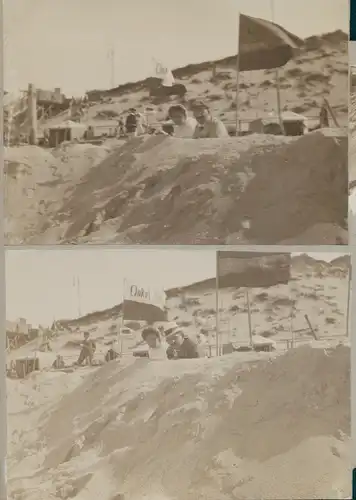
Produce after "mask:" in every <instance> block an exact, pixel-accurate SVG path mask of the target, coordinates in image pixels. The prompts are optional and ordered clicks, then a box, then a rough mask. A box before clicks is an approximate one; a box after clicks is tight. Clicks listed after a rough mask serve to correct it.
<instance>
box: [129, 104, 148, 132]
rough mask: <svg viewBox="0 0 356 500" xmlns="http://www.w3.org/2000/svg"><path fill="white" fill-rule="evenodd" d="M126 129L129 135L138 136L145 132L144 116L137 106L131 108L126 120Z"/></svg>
mask: <svg viewBox="0 0 356 500" xmlns="http://www.w3.org/2000/svg"><path fill="white" fill-rule="evenodd" d="M125 129H126V134H127V135H128V137H137V136H138V135H143V134H144V133H145V127H144V117H143V116H142V114H141V113H138V111H137V110H136V109H135V108H131V109H129V114H128V115H127V116H126V120H125Z"/></svg>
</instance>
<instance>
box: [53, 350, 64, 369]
mask: <svg viewBox="0 0 356 500" xmlns="http://www.w3.org/2000/svg"><path fill="white" fill-rule="evenodd" d="M65 366H66V365H65V363H64V359H63V356H61V355H60V354H58V355H57V356H56V359H55V360H54V361H53V363H52V368H54V369H56V370H61V369H63V368H65Z"/></svg>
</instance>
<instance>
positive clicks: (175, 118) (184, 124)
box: [168, 104, 198, 138]
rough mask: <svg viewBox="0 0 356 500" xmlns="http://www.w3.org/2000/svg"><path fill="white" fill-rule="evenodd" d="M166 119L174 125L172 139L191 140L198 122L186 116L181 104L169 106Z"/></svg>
mask: <svg viewBox="0 0 356 500" xmlns="http://www.w3.org/2000/svg"><path fill="white" fill-rule="evenodd" d="M168 117H169V119H170V120H172V122H173V123H174V134H173V135H174V137H180V138H192V137H193V135H194V132H195V129H196V128H197V125H198V122H197V121H196V119H195V118H193V117H192V116H188V113H187V110H186V108H185V107H184V106H182V105H181V104H176V105H174V106H171V107H170V108H169V110H168Z"/></svg>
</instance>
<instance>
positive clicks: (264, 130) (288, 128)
mask: <svg viewBox="0 0 356 500" xmlns="http://www.w3.org/2000/svg"><path fill="white" fill-rule="evenodd" d="M281 119H282V122H283V126H284V130H285V133H286V135H289V136H297V135H304V134H305V132H306V130H307V118H306V117H305V116H303V115H300V114H298V113H294V112H293V111H283V112H282V113H281ZM249 130H250V132H253V133H257V134H268V133H270V134H276V135H279V134H282V131H281V127H280V123H279V117H278V116H277V114H272V113H271V114H269V115H266V116H264V117H261V118H257V119H256V120H253V121H252V122H251V123H250V127H249Z"/></svg>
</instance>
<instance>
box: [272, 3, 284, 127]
mask: <svg viewBox="0 0 356 500" xmlns="http://www.w3.org/2000/svg"><path fill="white" fill-rule="evenodd" d="M271 14H272V22H274V0H271ZM275 75H276V92H277V113H278V121H279V126H280V127H281V130H282V133H283V135H286V133H285V129H284V123H283V119H282V111H281V108H282V104H281V87H280V81H279V71H278V68H277V69H276V73H275Z"/></svg>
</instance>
